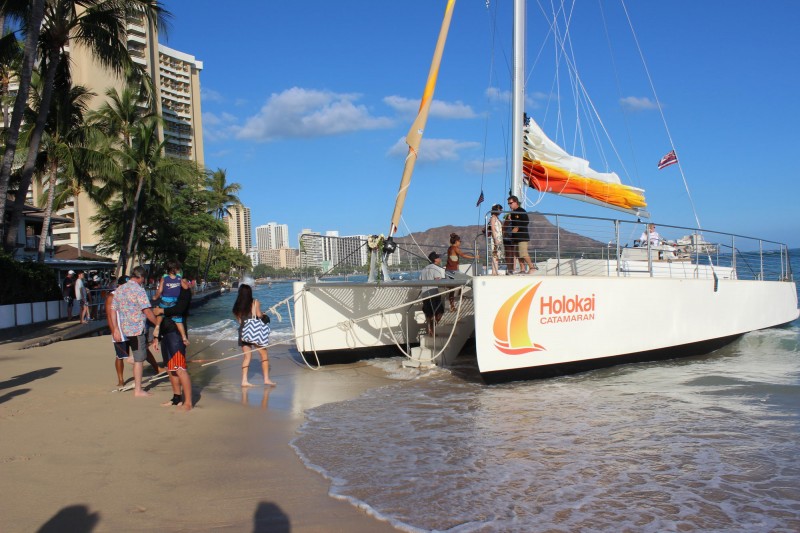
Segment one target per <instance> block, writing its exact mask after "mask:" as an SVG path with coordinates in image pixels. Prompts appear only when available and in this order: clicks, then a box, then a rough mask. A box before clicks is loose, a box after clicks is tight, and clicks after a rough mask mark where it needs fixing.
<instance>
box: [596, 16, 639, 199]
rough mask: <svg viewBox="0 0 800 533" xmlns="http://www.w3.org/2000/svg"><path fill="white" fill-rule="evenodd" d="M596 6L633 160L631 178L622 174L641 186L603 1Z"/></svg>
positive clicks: (624, 169) (624, 170)
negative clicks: (598, 9)
mask: <svg viewBox="0 0 800 533" xmlns="http://www.w3.org/2000/svg"><path fill="white" fill-rule="evenodd" d="M597 5H598V6H599V8H600V18H601V19H602V20H603V31H604V32H605V35H606V43H607V44H608V55H609V56H610V57H611V69H612V70H613V71H614V82H615V83H616V86H617V96H618V97H619V103H620V110H621V111H622V120H623V122H624V124H625V133H626V134H627V137H628V148H629V149H630V152H631V158H632V159H633V172H634V174H633V176H631V175H630V174H628V171H627V169H626V168H625V166H624V165H623V166H622V169H623V172H625V175H626V177H627V178H628V180H629V181H630V182H631V183H634V179H633V178H634V177H636V182H635V183H636V185H637V186H639V185H640V184H641V179H640V174H639V163H638V161H637V160H636V152H635V150H634V149H633V136H632V135H631V127H630V121H629V120H628V113H626V112H625V108H624V106H623V105H622V84H621V83H620V79H619V69H618V68H617V62H616V61H615V56H614V48H613V44H612V43H611V34H610V33H609V31H608V23H607V22H606V13H605V11H604V10H603V0H597Z"/></svg>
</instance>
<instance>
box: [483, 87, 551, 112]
mask: <svg viewBox="0 0 800 533" xmlns="http://www.w3.org/2000/svg"><path fill="white" fill-rule="evenodd" d="M486 97H487V98H488V99H489V102H493V103H501V104H510V103H511V91H505V90H501V89H498V88H497V87H489V88H488V89H486ZM548 98H549V96H548V95H547V94H546V93H542V92H533V93H527V94H526V95H525V108H526V109H540V108H541V107H542V102H543V101H546V100H547V99H548Z"/></svg>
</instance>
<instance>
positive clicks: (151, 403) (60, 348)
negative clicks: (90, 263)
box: [0, 336, 394, 532]
mask: <svg viewBox="0 0 800 533" xmlns="http://www.w3.org/2000/svg"><path fill="white" fill-rule="evenodd" d="M23 344H24V343H22V342H13V341H8V340H6V341H4V342H1V343H0V493H2V495H3V497H2V498H0V516H2V519H1V520H2V529H3V530H5V531H36V530H42V531H111V530H122V531H131V530H158V531H207V530H221V531H271V532H273V531H274V532H280V531H310V532H315V531H319V532H323V531H326V532H327V531H347V532H359V531H363V532H367V531H369V532H377V531H394V529H393V528H391V527H390V526H389V525H388V524H387V523H385V522H382V521H379V520H377V519H375V518H373V517H371V516H368V515H367V514H366V513H365V512H364V511H361V510H359V509H356V508H355V507H353V506H351V505H350V504H347V503H345V502H342V501H339V500H335V499H333V498H331V497H330V496H328V494H327V491H328V482H327V481H326V480H324V479H323V478H322V477H321V476H320V475H319V474H317V473H315V472H312V471H310V470H308V469H307V468H305V466H304V465H303V464H302V463H301V461H300V460H299V459H298V457H297V456H296V455H295V453H294V452H293V450H292V449H291V447H290V446H289V442H290V441H291V440H292V438H294V436H295V430H296V428H297V427H298V426H299V425H300V424H301V423H302V421H303V415H302V412H303V410H304V409H307V408H309V407H313V406H315V405H319V404H321V403H325V402H329V401H340V400H343V399H347V398H351V397H354V396H357V395H358V394H360V393H361V392H362V391H364V390H366V389H368V388H371V387H375V386H380V385H384V384H388V383H389V381H388V380H386V379H385V378H384V377H383V376H382V372H381V371H380V370H378V369H376V368H374V367H371V366H368V365H348V366H346V367H333V368H326V369H324V370H322V371H312V370H309V369H307V368H304V367H302V366H300V365H298V364H297V361H296V360H294V359H293V358H292V357H291V355H290V354H289V353H288V352H287V351H286V350H285V349H283V351H282V352H281V348H276V349H274V350H273V351H272V357H271V361H272V370H271V377H272V379H273V380H274V381H276V382H278V386H277V387H276V388H274V389H272V390H271V391H269V394H268V396H265V395H264V389H263V387H255V388H253V389H252V390H249V391H245V392H244V393H243V392H242V389H240V388H239V387H238V386H237V383H238V382H236V381H235V379H236V376H237V374H238V372H239V371H240V369H241V363H240V361H241V360H240V359H233V360H231V361H229V362H226V363H224V364H221V365H218V366H219V367H220V368H218V369H214V370H211V369H212V368H213V367H206V368H207V369H208V370H202V371H201V370H200V369H199V368H197V367H195V366H194V365H192V366H191V367H190V372H191V373H192V375H193V384H194V389H195V403H196V405H195V409H194V410H192V411H191V412H188V413H184V412H180V411H179V410H178V409H177V408H173V407H162V406H161V405H160V404H161V403H162V402H163V401H166V400H168V399H169V398H171V395H172V392H171V389H170V387H169V384H168V382H167V381H166V380H163V381H160V382H159V383H158V384H156V385H154V386H153V388H152V389H151V391H152V392H154V396H152V397H150V398H134V396H133V394H132V392H111V391H112V390H113V389H114V388H115V386H116V374H115V372H114V357H113V355H112V349H111V345H110V337H108V336H103V337H93V338H86V339H79V340H72V341H64V342H57V343H54V344H50V345H48V346H43V347H40V348H32V349H26V350H20V349H19V348H20V347H21V346H22V345H23ZM202 348H203V346H202V344H201V343H199V344H198V345H197V346H195V347H194V349H190V354H192V353H194V351H198V350H201V349H202ZM205 352H209V353H210V352H211V350H210V349H207V350H205ZM198 367H199V365H198ZM252 368H253V369H255V368H257V367H256V365H254V366H253V367H252ZM131 376H132V372H131V369H130V367H126V369H125V377H126V379H131ZM150 376H151V373H150V371H149V369H146V370H145V379H147V378H148V377H150ZM231 379H233V380H234V381H233V382H232V383H231V382H230V380H231ZM251 381H253V380H252V379H251ZM236 398H240V399H241V403H248V404H249V405H248V406H242V405H239V404H238V403H234V402H232V401H231V400H233V399H236ZM331 453H346V450H331ZM40 528H41V529H40Z"/></svg>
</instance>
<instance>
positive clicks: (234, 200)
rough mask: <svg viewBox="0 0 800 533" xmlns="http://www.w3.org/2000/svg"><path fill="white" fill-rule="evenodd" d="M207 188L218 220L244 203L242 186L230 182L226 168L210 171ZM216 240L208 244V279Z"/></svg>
mask: <svg viewBox="0 0 800 533" xmlns="http://www.w3.org/2000/svg"><path fill="white" fill-rule="evenodd" d="M207 188H208V190H209V207H210V208H211V213H212V214H213V215H214V216H215V217H216V218H217V219H218V220H222V219H223V218H224V217H225V216H226V215H230V214H231V212H230V209H229V208H230V207H231V206H232V205H241V204H242V201H241V200H240V199H239V196H238V195H237V193H238V192H239V191H240V190H241V189H242V186H241V184H239V183H228V175H227V171H226V170H225V169H224V168H218V169H217V170H215V171H213V172H209V173H208V181H207ZM214 242H215V240H212V241H211V242H210V243H209V245H208V256H207V257H206V268H205V272H204V274H203V279H208V269H209V268H210V267H211V257H212V254H211V252H212V250H213V249H214Z"/></svg>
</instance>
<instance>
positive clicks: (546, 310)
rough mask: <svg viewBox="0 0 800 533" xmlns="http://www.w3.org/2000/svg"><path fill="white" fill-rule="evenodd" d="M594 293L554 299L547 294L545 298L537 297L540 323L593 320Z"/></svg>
mask: <svg viewBox="0 0 800 533" xmlns="http://www.w3.org/2000/svg"><path fill="white" fill-rule="evenodd" d="M594 302H595V300H594V294H592V295H591V296H590V297H588V298H587V297H581V296H580V295H577V294H576V295H575V296H572V297H569V298H567V296H562V297H561V298H558V299H554V298H553V297H552V296H548V297H547V299H545V298H540V299H539V314H540V315H542V316H541V318H540V319H539V323H540V324H556V323H558V322H580V321H583V320H594Z"/></svg>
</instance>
